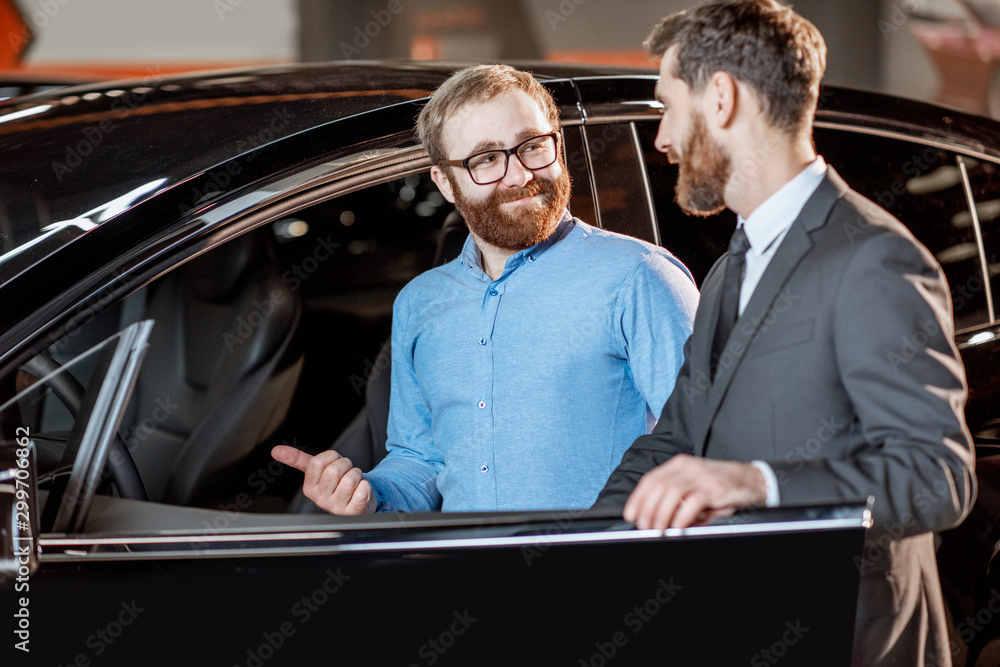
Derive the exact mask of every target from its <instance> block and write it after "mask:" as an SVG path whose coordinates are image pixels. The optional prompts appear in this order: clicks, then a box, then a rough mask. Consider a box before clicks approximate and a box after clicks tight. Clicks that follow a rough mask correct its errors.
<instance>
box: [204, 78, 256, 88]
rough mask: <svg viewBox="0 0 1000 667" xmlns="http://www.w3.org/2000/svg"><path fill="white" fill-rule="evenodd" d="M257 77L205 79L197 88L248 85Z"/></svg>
mask: <svg viewBox="0 0 1000 667" xmlns="http://www.w3.org/2000/svg"><path fill="white" fill-rule="evenodd" d="M258 78H259V77H257V76H226V77H220V78H218V79H207V80H205V81H201V82H199V83H198V86H199V87H200V86H225V85H228V84H230V83H250V82H251V81H256V80H257V79H258Z"/></svg>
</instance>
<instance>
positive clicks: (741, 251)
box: [729, 225, 750, 256]
mask: <svg viewBox="0 0 1000 667" xmlns="http://www.w3.org/2000/svg"><path fill="white" fill-rule="evenodd" d="M749 249H750V239H748V238H747V233H746V232H745V231H743V225H740V226H739V227H737V228H736V231H735V232H733V237H732V238H731V239H729V254H730V255H735V256H742V255H745V254H746V253H747V250H749Z"/></svg>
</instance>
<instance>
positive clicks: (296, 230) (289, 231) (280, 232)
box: [273, 218, 309, 239]
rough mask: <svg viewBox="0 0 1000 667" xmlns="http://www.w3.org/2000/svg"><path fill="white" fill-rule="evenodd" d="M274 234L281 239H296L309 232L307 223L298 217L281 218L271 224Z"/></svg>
mask: <svg viewBox="0 0 1000 667" xmlns="http://www.w3.org/2000/svg"><path fill="white" fill-rule="evenodd" d="M273 229H274V235H275V236H277V237H279V238H283V239H297V238H299V237H300V236H305V235H306V234H307V233H308V232H309V223H308V222H306V221H305V220H302V219H300V218H283V219H282V220H276V221H275V222H274V225H273Z"/></svg>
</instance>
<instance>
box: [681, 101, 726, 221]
mask: <svg viewBox="0 0 1000 667" xmlns="http://www.w3.org/2000/svg"><path fill="white" fill-rule="evenodd" d="M679 167H680V173H679V174H678V176H677V185H676V187H675V191H676V193H677V199H676V201H677V205H678V206H680V207H681V210H682V211H684V212H685V213H687V214H688V215H695V216H699V217H708V216H710V215H715V214H716V213H719V212H721V211H722V210H723V209H725V208H726V201H725V198H724V195H725V192H726V184H727V183H728V182H729V177H730V175H731V174H732V171H733V163H732V159H731V158H730V157H729V154H728V153H726V149H725V148H723V147H722V146H721V145H720V144H718V143H716V141H715V140H714V139H712V137H711V135H709V133H708V128H707V127H706V126H705V119H704V118H703V117H702V115H701V114H699V113H697V112H696V111H694V110H692V111H691V131H690V132H689V133H688V137H687V141H686V142H685V145H684V147H683V152H682V153H681V158H680V164H679Z"/></svg>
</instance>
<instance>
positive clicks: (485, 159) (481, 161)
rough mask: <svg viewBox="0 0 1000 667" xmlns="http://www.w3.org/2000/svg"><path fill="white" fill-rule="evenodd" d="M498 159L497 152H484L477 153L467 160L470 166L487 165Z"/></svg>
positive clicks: (494, 162)
mask: <svg viewBox="0 0 1000 667" xmlns="http://www.w3.org/2000/svg"><path fill="white" fill-rule="evenodd" d="M499 159H500V154H499V153H486V154H484V155H478V156H476V157H475V158H473V159H472V160H470V161H469V166H470V167H473V168H475V167H489V166H490V165H493V164H496V162H497V160H499Z"/></svg>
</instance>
